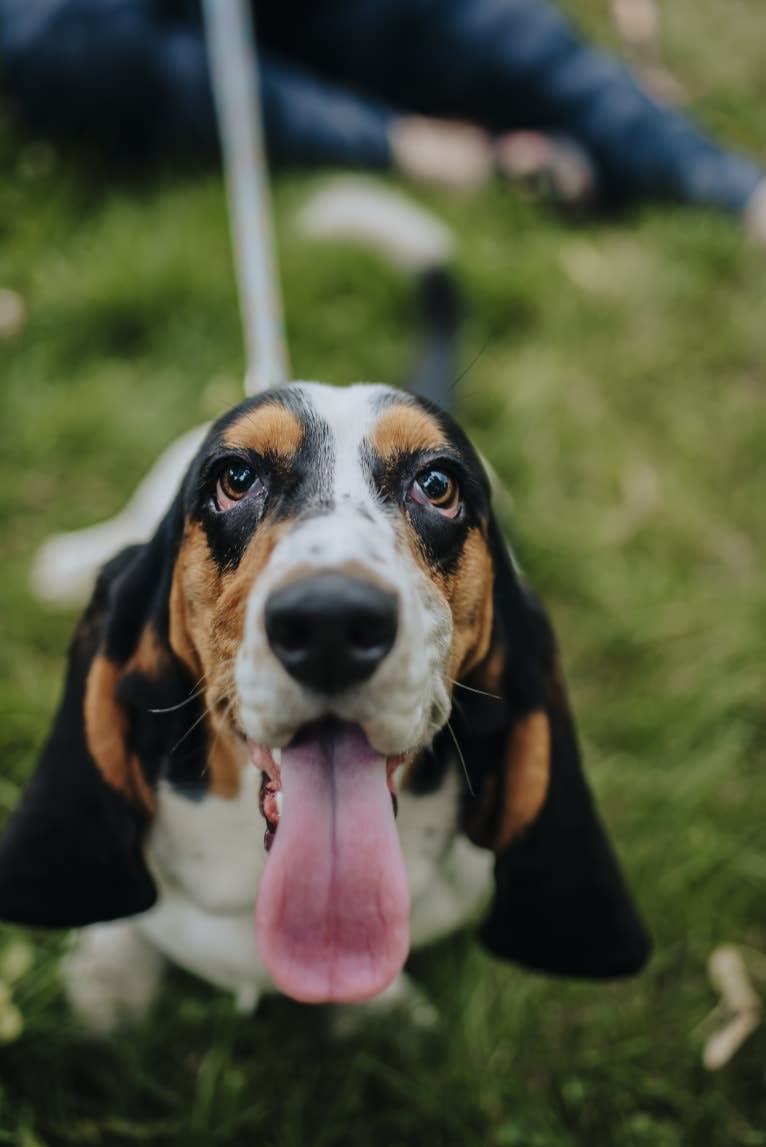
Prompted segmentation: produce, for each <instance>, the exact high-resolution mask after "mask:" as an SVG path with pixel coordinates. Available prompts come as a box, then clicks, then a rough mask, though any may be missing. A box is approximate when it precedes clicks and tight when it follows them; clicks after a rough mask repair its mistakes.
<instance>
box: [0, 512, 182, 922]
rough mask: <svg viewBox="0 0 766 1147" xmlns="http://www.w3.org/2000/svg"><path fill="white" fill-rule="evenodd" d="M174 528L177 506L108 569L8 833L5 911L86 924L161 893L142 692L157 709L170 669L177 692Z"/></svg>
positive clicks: (125, 912) (4, 915)
mask: <svg viewBox="0 0 766 1147" xmlns="http://www.w3.org/2000/svg"><path fill="white" fill-rule="evenodd" d="M173 532H174V529H173V524H172V522H171V521H170V515H169V516H168V519H166V521H165V522H164V523H163V525H162V526H161V527H160V530H159V532H158V534H157V535H156V536H155V538H154V539H153V540H152V541H151V542H150V543H148V544H147V545H146V546H137V547H132V548H131V549H129V550H126V551H124V552H123V553H122V554H120V555H119V556H118V557H117V558H115V559H114V560H113V561H112V562H111V563H110V564H109V565H108V566H107V567H105V569H104V570H103V572H102V574H101V576H100V578H99V580H98V583H97V585H96V588H95V591H94V594H93V598H92V600H91V602H90V605H89V606H88V608H87V610H86V611H85V614H84V616H83V618H82V620H81V622H80V624H79V626H78V629H77V632H76V633H75V637H74V640H73V642H72V645H71V649H70V653H69V664H68V670H67V676H66V682H65V687H64V696H63V699H62V701H61V705H60V708H59V710H58V713H57V716H56V718H55V721H54V725H53V729H52V731H51V734H50V737H49V739H48V742H47V744H46V745H45V747H44V749H43V752H42V756H41V758H40V761H39V764H38V766H37V770H36V772H35V773H34V775H33V777H32V779H31V781H30V783H29V785H28V787H27V789H26V791H25V793H24V795H23V797H22V801H21V804H20V806H19V808H18V809H17V811H16V812H15V814H14V815H13V817H12V818H11V821H10V823H9V825H8V827H7V829H6V831H5V834H4V836H3V837H2V839H1V840H0V919H2V920H8V921H13V922H15V923H22V924H31V925H36V926H44V927H74V926H80V925H84V924H90V923H93V922H95V921H98V920H111V919H116V918H119V917H122V916H129V915H133V914H135V913H137V912H141V911H143V910H144V909H146V908H149V907H150V906H151V905H152V904H153V902H154V900H155V898H156V889H155V886H154V882H153V880H152V878H151V876H150V875H149V872H148V871H147V868H146V865H145V862H144V859H143V853H142V841H143V837H144V833H145V830H146V827H147V825H148V823H149V821H150V819H151V815H152V812H153V802H154V794H153V790H152V783H151V782H152V777H151V776H147V772H146V769H145V768H144V766H143V760H142V757H143V756H144V753H143V752H142V747H143V743H144V742H145V733H144V734H142V732H141V730H140V729H137V726H136V721H135V719H134V718H135V714H136V712H137V711H138V710H137V707H136V706H135V705H134V704H133V700H134V698H136V697H137V696H138V695H139V694H141V693H143V696H141V710H142V712H143V711H145V710H146V708H147V706H146V699H147V698H146V688H147V685H148V684H149V679H150V678H151V677H153V676H158V677H161V678H162V682H161V684H160V685H159V687H160V690H161V693H160V694H158V695H160V696H161V698H162V700H165V701H166V702H167V700H168V697H169V694H168V680H169V678H168V673H169V672H170V673H171V674H174V673H175V672H176V670H175V667H174V666H172V664H170V661H171V659H170V657H169V654H168V655H166V653H165V650H164V649H163V646H162V640H161V637H160V636H159V633H160V630H161V625H162V617H161V614H160V616H159V628H157V626H156V622H155V613H156V609H157V605H158V602H159V603H161V602H162V600H163V598H166V597H167V593H168V585H167V584H166V583H167V579H168V578H169V576H170V575H169V568H170V566H171V565H172V558H171V556H170V554H169V553H168V548H169V546H170V545H171V535H172V533H173ZM160 662H163V664H162V666H161V672H157V671H158V669H159V667H160ZM158 684H159V683H158ZM171 693H172V695H173V696H175V695H177V690H176V689H175V688H172V689H171ZM150 703H151V702H150Z"/></svg>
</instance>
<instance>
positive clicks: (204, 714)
mask: <svg viewBox="0 0 766 1147" xmlns="http://www.w3.org/2000/svg"><path fill="white" fill-rule="evenodd" d="M209 715H210V709H209V708H208V707H207V706H205V708H204V709H203V710H202V712H201V713H200V715H199V717H197V719H196V721H192V723H191V725H190V726H189V728H188V729H187V730H186V732H185V733H184V735H183V736H182V737H180V738H179V740H177V741H176V743H175V745H173V748H172V749H171V750H170V756H172V755H173V753H175V752H176V750H177V749H179V748H180V747H181V745H182V744H183V743H184V741H185V740H186V738H187V737H189V736H191V734H192V733H193V732H194V730H195V729H196V728H197V726H198V725H200V724H202V722H203V721H204V720H205V718H206V717H207V716H209Z"/></svg>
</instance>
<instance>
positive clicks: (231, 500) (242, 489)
mask: <svg viewBox="0 0 766 1147" xmlns="http://www.w3.org/2000/svg"><path fill="white" fill-rule="evenodd" d="M262 489H263V483H262V482H261V480H260V478H259V477H258V475H257V474H256V472H255V470H254V469H253V467H252V466H250V465H248V463H247V462H230V463H229V465H228V466H227V467H226V469H225V470H224V471H223V472H222V473H221V476H220V478H219V479H218V484H217V486H216V488H215V501H216V505H217V506H218V509H219V510H230V509H231V507H232V506H236V504H237V502H241V501H242V499H243V498H244V497H245V496H246V495H248V494H253V493H256V494H257V493H260V491H261V490H262Z"/></svg>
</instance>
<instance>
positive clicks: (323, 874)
mask: <svg viewBox="0 0 766 1147" xmlns="http://www.w3.org/2000/svg"><path fill="white" fill-rule="evenodd" d="M282 791H283V793H284V797H283V805H282V812H281V815H280V818H279V827H278V829H277V833H276V836H275V838H274V843H273V845H272V847H271V850H270V852H269V854H268V857H267V860H266V867H265V869H264V872H263V875H262V877H261V883H260V887H259V889H258V898H257V903H256V910H255V935H256V941H257V944H258V949H259V951H260V954H261V958H262V959H263V962H264V964H265V965H266V968H267V969H268V971H269V974H270V975H271V977H272V979H273V980H274V983H275V984H276V985H277V987H278V988H279V989H280V991H282V992H284V993H285V994H286V995H288V996H292V997H293V998H294V999H296V1000H303V1001H305V1002H306V1003H320V1002H324V1001H333V1002H335V1003H352V1002H353V1001H355V1000H367V999H370V998H371V997H372V996H375V995H377V994H378V993H379V992H382V991H383V989H384V988H386V987H388V985H389V984H390V983H391V981H392V980H394V979H395V977H396V976H397V975H398V973H399V972H400V971H401V969H402V966H403V964H404V961H405V960H406V958H407V953H408V950H409V940H410V937H409V921H410V905H409V889H408V884H407V874H406V872H405V868H404V859H403V857H402V852H401V849H400V847H399V835H398V833H397V830H396V821H395V819H394V811H393V807H392V803H391V793H390V791H389V788H388V782H387V779H386V761H385V758H384V757H382V756H380V755H379V754H377V753H376V752H375V751H374V750H373V749H372V747H371V745H370V743H369V741H368V740H367V738H366V737H365V735H364V733H363V732H362V731H361V729H359V728H357V727H356V726H353V725H346V724H340V723H337V724H335V725H333V726H331V727H330V731H328V730H324V731H323V732H322V733H321V734H319V735H317V736H313V737H311V738H310V739H309V738H307V739H305V740H303V741H302V742H301V743H300V744H299V745H298V746H296V747H294V748H290V749H284V750H283V751H282Z"/></svg>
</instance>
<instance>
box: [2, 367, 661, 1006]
mask: <svg viewBox="0 0 766 1147" xmlns="http://www.w3.org/2000/svg"><path fill="white" fill-rule="evenodd" d="M170 493H171V492H170V491H169V494H170ZM455 745H457V746H458V749H457V750H456V749H455ZM456 752H459V753H461V755H462V762H461V763H462V768H463V769H464V770H465V793H464V798H463V802H462V810H461V825H460V827H461V828H462V830H463V831H465V832H466V833H467V834H468V836H469V837H470V838H471V839H472V840H473V841H474V842H475V843H477V844H480V845H482V846H484V847H487V848H491V849H493V850H494V852H495V854H496V858H497V859H496V864H495V883H496V887H495V894H494V899H493V902H492V906H491V908H490V912H489V915H488V918H487V920H486V922H485V924H484V925H483V929H482V936H483V939H484V941H485V943H486V944H487V946H488V947H489V948H490V950H492V951H493V952H494V953H496V954H497V955H500V956H502V957H505V958H508V959H514V960H517V961H519V962H521V963H525V964H527V965H529V966H531V967H534V968H540V969H545V970H549V971H553V972H560V973H568V974H574V975H583V976H611V975H623V974H627V973H630V972H633V971H636V970H638V968H639V967H640V966H641V965H642V964H643V962H644V960H645V958H646V954H647V951H648V943H647V940H646V937H645V934H644V931H643V928H642V926H641V923H640V921H639V920H638V918H637V916H636V914H635V912H634V910H633V907H632V905H631V902H630V899H629V896H628V894H627V892H626V889H625V886H624V884H623V881H622V878H621V875H620V872H619V868H618V866H617V862H616V860H615V858H614V855H613V853H612V851H611V848H610V846H609V844H608V842H607V839H606V837H605V835H604V832H603V830H602V828H601V826H600V824H599V821H598V818H597V816H596V813H595V810H594V808H593V804H592V801H591V798H590V795H589V792H588V789H587V786H586V782H585V779H584V777H583V773H582V770H581V767H580V761H579V754H578V748H577V742H576V737H575V732H574V725H573V721H572V718H571V714H570V711H569V707H568V704H567V700H566V693H565V689H564V684H563V679H562V675H561V669H560V665H559V663H558V656H557V651H556V644H555V640H554V638H553V635H552V631H551V628H550V625H549V623H548V620H547V618H546V616H545V614H544V612H543V611H542V609H541V607H540V606H539V604H538V603H537V602H536V600H535V599H534V597H533V596H532V595H531V593H530V592H529V590H528V589H527V588H526V587H525V585H524V584H523V582H522V580H521V579H520V577H519V574H518V572H517V571H516V569H515V567H514V565H513V562H512V560H511V558H510V556H509V552H508V550H507V547H506V545H505V542H504V540H503V538H502V535H501V532H500V530H499V528H498V525H497V523H496V521H495V519H494V517H493V514H492V509H491V504H490V491H489V485H488V482H487V479H486V476H485V473H484V469H483V467H482V465H481V463H480V461H479V459H478V457H477V455H476V453H475V451H474V450H473V449H472V447H471V445H470V443H469V442H468V441H467V439H466V437H465V435H464V434H463V433H462V431H461V430H460V429H459V427H458V426H457V425H456V424H455V423H454V422H453V421H452V420H451V419H450V418H449V417H448V416H446V415H444V414H442V413H440V412H439V411H438V410H437V409H436V408H434V407H432V406H430V405H429V404H427V403H424V402H422V401H418V400H415V399H413V398H411V397H409V396H408V395H406V394H403V393H401V392H398V391H394V390H391V389H389V388H386V387H382V386H354V387H350V388H348V389H346V390H339V389H334V388H331V387H326V386H321V385H319V384H308V383H301V384H293V385H290V386H287V387H283V388H281V389H279V390H278V391H272V392H269V393H267V394H264V395H262V396H260V397H259V398H256V399H252V400H250V401H248V402H246V403H244V404H242V405H241V406H239V407H237V408H236V409H235V410H233V411H232V412H230V413H229V414H228V415H226V416H225V417H224V418H222V419H221V420H220V421H219V422H218V423H216V425H215V426H214V427H213V428H212V429H211V431H210V433H209V434H208V436H207V438H206V440H205V442H204V443H203V445H202V447H201V449H200V451H199V452H198V454H197V457H196V458H195V460H194V462H193V463H192V465H191V467H190V469H189V471H188V473H187V476H186V478H185V480H184V482H183V485H182V487H181V490H180V491H179V493H178V494H177V496H176V498H175V500H174V501H173V503H172V505H171V506H170V509H169V511H168V513H167V515H166V517H165V519H164V521H163V523H162V524H161V526H160V528H159V529H158V531H157V533H156V535H155V536H154V538H153V539H152V540H151V541H150V542H149V543H148V544H147V545H145V546H139V547H134V548H131V549H129V550H127V551H125V552H124V553H122V554H121V555H119V557H117V558H116V559H115V560H114V561H113V562H112V563H111V564H110V565H108V566H107V567H106V568H105V570H104V571H103V573H102V575H101V577H100V579H99V582H98V584H97V586H96V589H95V592H94V595H93V598H92V601H91V603H90V605H89V607H88V609H87V610H86V613H85V615H84V617H83V620H82V621H81V623H80V626H79V628H78V631H77V633H76V635H75V639H74V642H73V645H72V649H71V652H70V662H69V671H68V676H67V681H66V687H65V692H64V698H63V701H62V704H61V708H60V710H59V713H58V716H57V718H56V722H55V725H54V728H53V731H52V734H51V737H50V739H49V741H48V744H47V745H46V747H45V750H44V752H43V755H42V759H41V761H40V764H39V766H38V769H37V772H36V773H35V775H34V777H33V778H32V781H31V782H30V785H29V788H28V790H27V792H26V794H25V797H24V799H23V801H22V804H21V806H20V808H19V810H18V811H17V813H16V814H15V816H14V818H13V819H12V821H11V824H10V826H9V828H8V830H7V832H6V834H5V837H4V838H3V841H2V843H1V844H0V916H2V917H3V918H5V919H11V920H16V921H19V922H23V923H31V924H42V925H50V926H72V925H82V924H86V923H90V922H93V921H96V920H106V919H114V918H117V917H122V916H127V915H131V914H134V913H137V912H140V911H142V910H144V909H146V908H148V907H150V905H151V904H152V903H153V900H154V898H155V895H156V892H155V888H154V884H153V881H152V879H151V877H150V875H149V872H148V869H147V867H146V864H145V861H144V856H143V844H144V837H145V834H146V830H147V828H148V826H149V825H150V823H151V820H152V817H153V816H154V813H155V809H156V792H157V787H158V785H159V784H160V782H163V783H167V784H169V785H171V786H174V787H175V788H176V789H178V790H180V791H181V792H185V793H186V794H187V795H188V796H189V797H190V798H200V797H201V798H203V799H204V796H205V794H206V793H207V792H211V791H212V792H214V793H216V794H217V795H219V796H222V797H234V796H235V795H236V793H237V791H238V789H239V785H240V780H241V775H242V770H243V769H244V768H252V767H253V764H252V763H250V762H251V761H252V762H253V763H254V764H255V765H256V766H257V767H258V768H259V769H260V770H261V772H262V774H263V782H262V788H261V805H262V811H263V813H264V817H265V821H266V837H265V845H266V847H267V848H268V849H269V851H270V855H269V858H268V860H267V862H266V866H265V869H264V872H263V877H262V880H261V885H260V888H259V891H258V897H257V907H256V927H257V934H258V940H259V946H260V949H261V953H262V955H263V958H264V961H265V962H266V964H267V966H268V967H269V970H270V971H271V972H272V975H273V976H274V978H275V980H276V982H277V984H278V986H280V987H282V988H283V990H285V991H287V992H288V993H289V994H292V995H295V996H297V997H298V998H302V999H345V1000H348V999H359V998H366V997H368V996H370V995H373V994H375V993H376V992H378V991H380V990H382V988H384V987H385V986H386V984H387V983H388V982H390V980H391V979H393V977H394V976H395V975H396V973H397V972H398V971H399V970H400V968H401V966H402V964H403V962H404V960H405V958H406V955H407V950H408V944H409V932H408V927H409V903H408V891H407V879H406V874H405V871H404V866H403V861H402V856H401V850H400V848H399V844H398V837H397V832H396V824H395V815H394V813H395V805H396V789H397V786H398V785H403V786H409V787H412V788H413V789H415V790H417V785H418V783H419V777H420V776H421V775H422V773H423V771H424V770H426V771H428V770H434V769H436V770H437V771H438V770H439V769H446V768H447V767H458V766H457V765H455V764H454V758H455V755H456ZM248 758H249V760H248ZM253 832H254V845H253V847H260V844H259V843H255V842H256V840H257V835H256V834H257V826H253Z"/></svg>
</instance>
